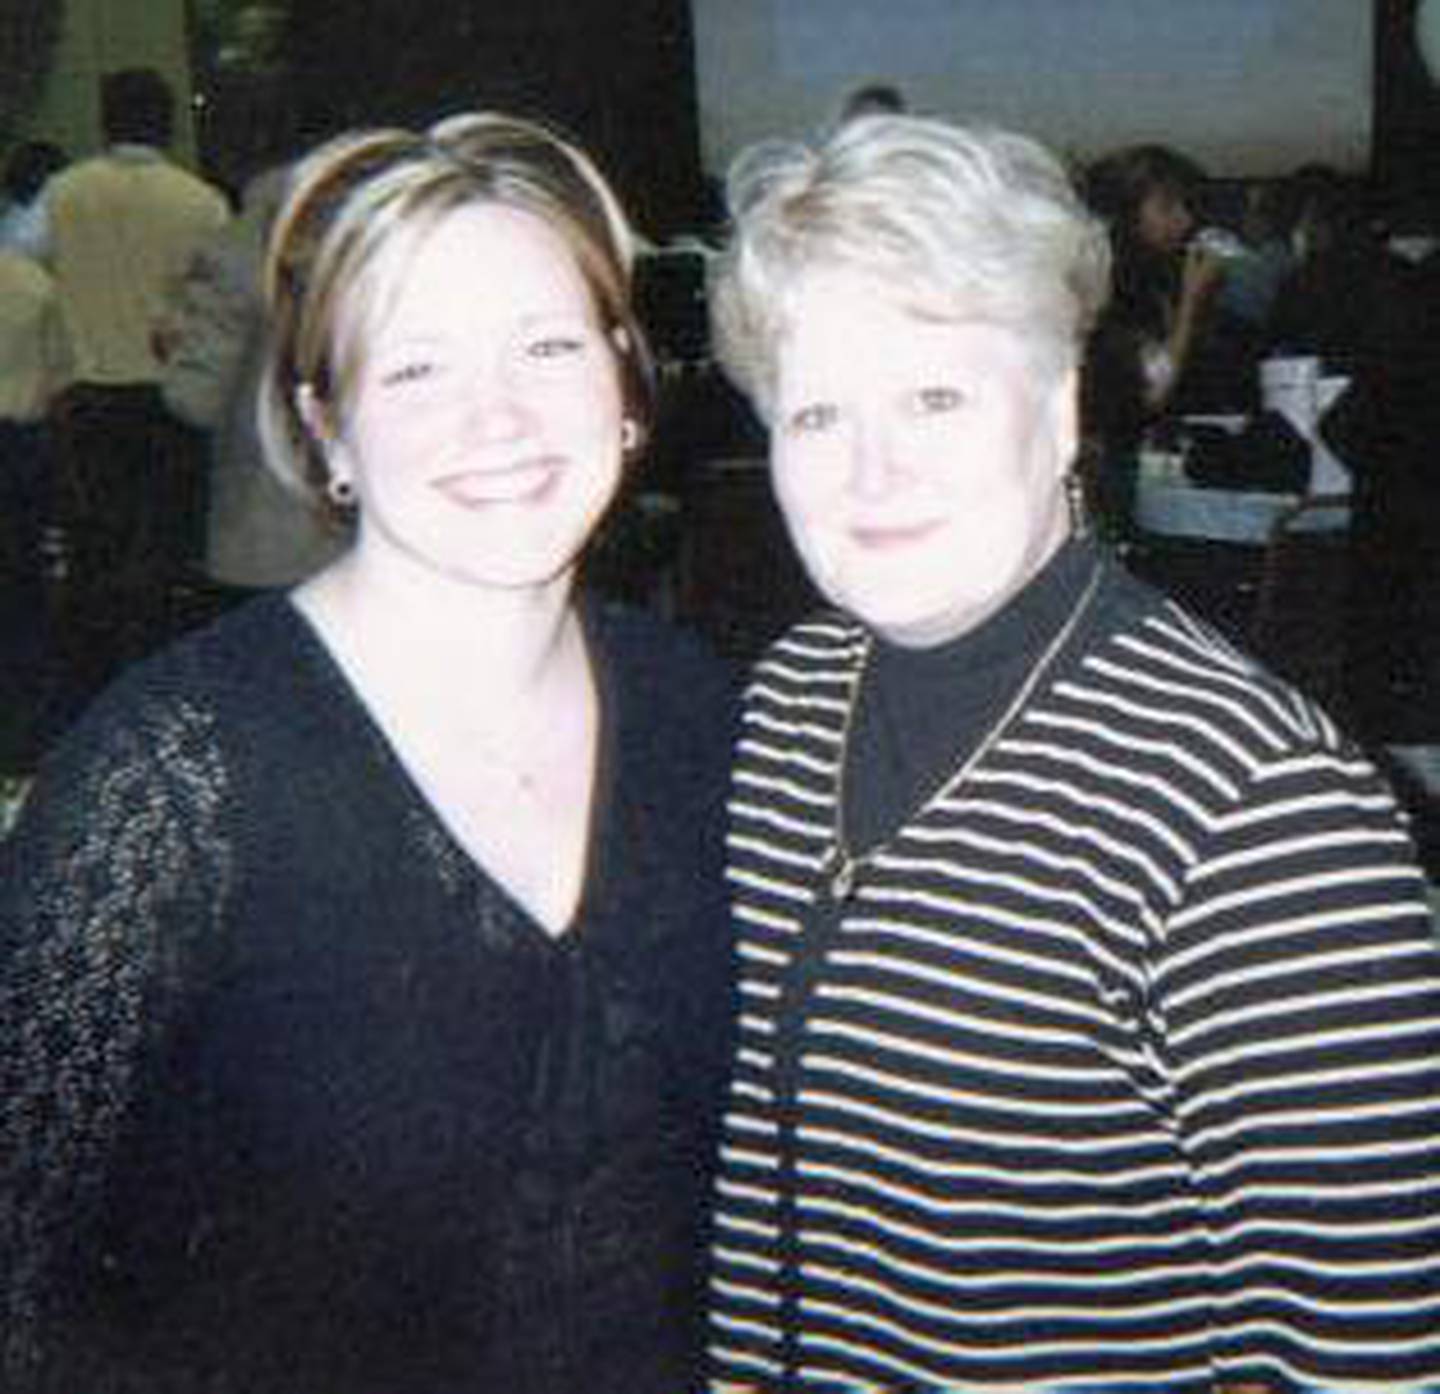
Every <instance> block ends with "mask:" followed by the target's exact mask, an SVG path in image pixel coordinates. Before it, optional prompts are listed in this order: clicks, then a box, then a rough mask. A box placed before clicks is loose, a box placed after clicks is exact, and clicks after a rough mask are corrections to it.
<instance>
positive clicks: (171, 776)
mask: <svg viewBox="0 0 1440 1394" xmlns="http://www.w3.org/2000/svg"><path fill="white" fill-rule="evenodd" d="M630 242H631V239H630V232H629V229H628V227H627V224H626V221H625V219H624V217H623V215H622V214H621V211H620V209H619V207H618V206H617V205H616V202H615V199H614V197H613V195H612V193H611V192H610V190H609V188H608V187H607V185H606V184H605V182H604V180H603V179H602V178H601V176H600V174H599V173H598V172H597V170H596V169H595V167H594V166H593V165H592V163H591V162H590V160H589V159H588V158H586V156H585V155H583V154H582V153H581V152H580V151H579V150H577V149H576V148H575V147H573V146H572V145H570V144H569V143H568V142H566V141H564V140H562V139H560V138H558V137H557V136H555V135H553V134H551V133H550V132H548V131H546V130H543V129H541V128H539V127H537V126H534V125H531V124H529V123H526V122H521V121H515V120H511V119H507V118H504V117H500V116H489V115H484V116H472V117H465V118H457V119H455V120H453V121H450V122H447V123H445V124H443V125H441V126H438V127H436V128H435V129H433V130H430V131H428V132H415V133H411V132H407V131H391V130H385V131H371V132H362V133H358V134H355V135H350V136H345V137H341V138H339V139H337V140H336V141H334V142H333V143H331V144H329V145H327V146H325V147H323V148H322V149H320V150H319V151H318V152H316V153H314V154H312V155H311V156H310V157H309V158H308V159H307V160H305V161H304V162H303V163H302V164H301V165H300V167H299V169H298V172H297V173H296V175H295V178H294V181H293V183H292V187H291V191H290V194H289V197H288V199H287V201H286V203H285V205H284V207H283V208H282V209H281V212H280V214H279V219H278V222H277V225H276V230H275V233H274V237H273V240H272V244H271V249H270V255H269V263H268V271H267V280H268V289H269V301H270V311H271V317H272V321H273V326H272V327H273V334H274V348H273V353H272V356H271V363H270V369H269V376H268V380H267V382H268V391H267V395H266V401H265V419H264V424H265V426H266V430H267V435H268V438H269V444H270V448H271V451H272V456H273V459H274V462H275V463H276V464H277V465H278V466H281V467H283V468H284V469H285V471H286V473H287V475H288V477H289V478H290V479H291V480H292V482H294V483H296V484H297V486H300V487H304V488H307V489H308V490H309V491H310V492H311V494H312V496H314V497H316V498H318V499H321V500H324V501H326V502H327V503H328V504H329V505H330V506H331V507H332V508H333V509H334V510H335V511H337V512H339V513H342V514H344V515H346V516H347V517H349V518H350V519H351V520H352V521H353V530H354V541H353V544H352V545H351V546H350V547H349V548H348V549H347V550H346V551H345V553H344V554H343V556H342V557H341V558H340V559H339V560H338V561H337V562H336V563H334V564H333V565H332V566H330V567H329V568H327V569H326V570H324V571H322V572H320V573H319V574H318V575H316V576H315V577H314V578H312V579H310V580H308V581H307V582H306V583H305V584H304V585H302V586H301V587H300V588H299V589H298V590H297V591H295V592H294V593H292V594H288V595H285V594H276V595H274V596H272V597H269V598H266V599H261V600H257V601H253V602H250V603H248V604H247V605H246V606H244V607H242V608H240V609H238V610H235V611H233V612H231V613H230V614H228V615H227V616H226V617H225V618H224V619H222V620H221V621H220V622H218V623H217V624H216V625H215V626H214V627H213V628H211V629H209V630H206V631H204V632H202V633H200V634H198V635H196V636H194V637H191V638H189V639H187V640H184V641H182V643H181V644H180V645H179V646H178V647H176V648H175V649H173V650H172V651H170V652H168V653H166V654H164V655H162V656H160V657H158V658H156V659H155V660H154V661H152V662H149V663H147V664H146V665H144V666H142V667H140V668H138V669H136V670H134V671H133V673H131V674H130V675H127V677H126V678H125V679H123V680H122V681H121V683H120V684H119V685H118V686H116V687H115V688H113V689H112V690H111V691H110V692H109V693H108V694H107V695H106V696H105V697H104V698H102V699H101V701H100V703H99V704H98V705H97V706H96V707H95V708H94V709H93V710H92V711H91V712H90V713H89V714H88V716H87V717H86V718H85V719H84V720H83V721H82V722H81V724H80V725H79V726H78V727H77V728H76V730H75V731H74V732H73V734H72V735H71V736H69V737H68V738H67V739H66V741H65V742H64V743H63V745H62V746H61V748H60V749H59V750H57V751H56V752H55V755H54V757H53V759H52V760H51V761H50V762H49V763H48V765H47V766H46V768H45V769H43V770H42V772H41V776H40V779H39V781H38V784H37V786H36V789H35V793H34V795H33V797H32V801H31V803H30V804H29V805H28V807H27V809H26V815H25V818H24V820H23V822H22V824H21V827H20V829H19V831H18V833H17V834H16V835H15V838H14V841H13V842H12V843H10V844H7V848H6V854H5V860H4V863H3V867H0V873H3V874H0V942H3V944H4V946H5V958H4V960H3V971H0V1299H3V1304H4V1305H3V1312H4V1336H5V1355H6V1361H7V1363H6V1366H5V1371H4V1378H3V1380H0V1383H3V1385H4V1388H5V1389H6V1390H7V1391H28V1390H31V1389H37V1390H38V1389H44V1390H62V1389H63V1390H68V1391H80V1390H85V1391H94V1392H95V1394H108V1391H127V1394H128V1391H143V1394H159V1391H165V1394H192V1392H193V1394H199V1391H206V1394H213V1392H214V1391H218V1390H221V1389H225V1390H237V1391H246V1394H262V1391H263V1394H287V1392H289V1391H293V1392H294V1394H302V1392H303V1394H407V1392H409V1391H413V1394H447V1391H466V1394H469V1391H478V1390H504V1391H507V1392H514V1391H520V1392H523V1391H546V1392H547V1394H570V1392H571V1391H575V1390H580V1389H584V1390H587V1391H599V1390H612V1391H624V1394H634V1391H637V1390H647V1391H653V1394H675V1391H677V1390H680V1389H684V1388H686V1387H687V1386H689V1385H692V1384H693V1381H694V1380H695V1379H696V1378H697V1373H696V1366H695V1363H694V1362H695V1359H696V1357H697V1356H698V1348H699V1342H698V1336H699V1316H700V1310H701V1306H700V1301H699V1298H700V1295H701V1292H702V1288H703V1284H702V1281H701V1278H702V1273H703V1264H702V1258H703V1253H704V1245H703V1241H702V1239H701V1226H702V1222H703V1217H704V1213H705V1200H706V1198H707V1196H708V1181H707V1163H708V1160H709V1158H710V1157H711V1156H713V1148H714V1139H713V1123H714V1120H715V1116H716V1115H718V1111H719V1102H720V1093H721V1089H720V1086H721V1083H722V1081H723V1068H724V1054H725V1052H724V1039H725V1033H726V1031H727V1030H728V1019H729V1010H728V999H727V992H726V986H725V984H726V973H727V965H728V961H729V950H728V944H727V941H726V935H725V927H726V923H727V922H726V918H725V915H724V913H723V896H722V895H721V894H720V893H719V888H720V886H721V885H722V881H721V871H720V864H719V863H720V828H721V817H720V814H721V811H722V801H723V791H724V787H725V774H726V761H727V756H728V749H729V739H728V732H727V725H728V717H727V712H728V707H729V702H728V698H727V695H726V684H725V682H724V679H723V677H722V675H721V674H720V673H719V672H718V671H717V665H716V664H715V663H714V662H713V661H711V660H708V659H706V658H705V657H704V656H703V655H702V654H700V653H699V652H698V651H697V650H696V649H695V648H694V647H693V646H692V645H690V644H689V643H687V642H681V640H680V639H679V637H678V636H676V635H674V634H672V633H670V632H669V631H668V630H666V629H664V628H663V627H661V626H659V625H658V624H656V623H654V622H652V621H651V620H649V619H648V618H647V617H645V616H642V615H640V614H636V613H629V612H618V611H615V610H613V609H611V608H609V607H606V606H602V605H600V604H598V603H594V602H590V601H587V600H585V599H584V598H583V596H582V595H581V594H580V592H579V591H578V589H577V586H576V571H577V566H578V563H579V559H580V557H581V555H582V552H583V549H584V547H585V544H586V541H587V539H588V538H589V537H590V536H591V534H592V532H593V530H594V528H595V526H596V524H597V522H598V520H599V519H600V517H601V515H602V514H603V512H604V511H605V509H606V508H607V506H608V505H609V502H610V500H611V498H612V497H613V495H614V493H615V490H616V487H617V485H618V483H619V481H620V478H621V474H622V471H623V470H624V468H625V467H626V461H627V459H628V458H630V457H633V456H634V454H635V453H636V451H637V450H638V448H639V446H640V443H641V441H642V439H643V437H644V434H645V426H646V420H647V411H648V372H647V358H646V353H645V347H644V342H643V340H642V337H641V334H640V330H639V327H638V325H637V324H636V321H635V317H634V314H633V312H632V310H631V307H630V301H629V298H628V290H629V274H630Z"/></svg>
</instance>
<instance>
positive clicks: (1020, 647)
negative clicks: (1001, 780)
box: [843, 540, 1100, 853]
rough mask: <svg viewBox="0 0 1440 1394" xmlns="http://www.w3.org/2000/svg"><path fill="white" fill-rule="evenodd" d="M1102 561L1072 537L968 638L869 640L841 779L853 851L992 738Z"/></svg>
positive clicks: (885, 830)
mask: <svg viewBox="0 0 1440 1394" xmlns="http://www.w3.org/2000/svg"><path fill="white" fill-rule="evenodd" d="M1099 564H1100V562H1099V557H1098V554H1097V553H1096V551H1095V549H1094V548H1093V547H1092V546H1090V545H1089V544H1087V543H1085V542H1082V541H1078V540H1071V541H1070V542H1067V543H1066V544H1064V545H1063V546H1062V547H1061V548H1060V549H1059V551H1057V552H1056V553H1055V555H1054V556H1052V557H1051V558H1050V559H1049V560H1048V561H1047V562H1046V563H1045V565H1044V566H1043V567H1042V568H1041V569H1040V571H1039V572H1038V573H1037V574H1036V576H1035V577H1034V578H1033V579H1032V580H1031V581H1030V583H1029V584H1028V585H1027V586H1026V587H1025V588H1024V589H1023V590H1021V591H1020V592H1019V593H1018V594H1017V595H1016V596H1014V597H1013V598H1012V599H1011V600H1010V601H1009V602H1008V603H1007V604H1006V605H1005V606H1004V607H1002V608H1001V609H1000V610H999V611H998V612H997V613H995V614H994V615H992V616H990V618H989V619H987V620H986V621H985V622H984V623H983V624H981V625H980V626H979V627H978V628H976V629H974V630H972V631H970V632H969V633H967V634H962V635H960V636H959V637H958V638H956V639H952V640H950V641H949V642H948V643H945V644H939V645H936V646H934V647H932V648H918V649H917V648H905V647H902V646H901V645H898V644H893V643H887V642H886V641H885V640H883V639H880V638H878V637H877V638H876V639H875V640H874V641H873V648H872V650H871V654H870V660H869V663H868V665H867V667H866V671H865V675H864V677H863V678H862V680H861V688H860V696H859V705H858V707H857V710H856V712H855V718H854V722H853V727H852V730H851V734H850V749H849V752H848V761H847V767H846V773H845V808H844V814H843V816H844V819H845V837H846V842H847V844H848V846H849V847H850V849H851V851H852V852H855V853H860V852H863V851H865V849H867V848H869V847H871V846H873V845H874V844H875V843H877V842H882V841H884V840H885V839H886V838H887V837H889V836H890V834H891V833H893V832H894V831H895V830H896V829H897V828H898V827H899V826H900V825H901V824H902V823H903V822H905V821H906V819H907V818H908V817H909V816H910V814H911V813H912V812H914V811H915V809H916V808H918V807H919V806H920V805H921V804H923V803H924V802H925V801H926V800H927V799H928V798H929V797H930V796H931V795H932V794H934V793H935V792H936V790H937V789H938V788H939V787H940V786H941V785H942V784H943V783H944V782H945V781H946V780H947V779H949V777H950V776H951V775H952V774H953V773H954V772H955V771H956V770H957V769H958V768H959V767H960V765H961V764H962V763H963V762H964V761H965V760H966V759H967V758H968V757H969V755H970V754H971V753H972V752H973V751H974V750H975V748H976V746H977V745H978V744H979V743H980V741H981V740H983V739H985V737H986V736H988V735H989V733H990V731H991V728H992V727H993V726H994V724H995V722H996V721H998V720H999V719H1000V717H1001V715H1002V713H1003V712H1004V710H1005V707H1006V705H1007V703H1009V702H1010V700H1011V699H1012V697H1013V696H1014V695H1015V693H1016V692H1017V691H1018V690H1019V688H1020V686H1021V684H1023V683H1024V682H1025V680H1026V678H1027V676H1028V675H1029V673H1030V670H1031V668H1032V667H1033V666H1034V665H1035V663H1036V662H1037V661H1038V660H1039V659H1040V657H1041V655H1042V654H1043V653H1044V651H1045V647H1046V645H1047V644H1049V643H1050V641H1051V640H1052V639H1053V638H1054V637H1055V635H1056V634H1058V633H1059V631H1060V629H1061V627H1062V626H1063V625H1064V624H1065V622H1066V620H1067V619H1068V618H1069V617H1070V614H1071V612H1072V611H1073V610H1074V608H1075V606H1076V605H1077V604H1078V603H1079V601H1080V598H1081V596H1082V595H1083V594H1084V590H1085V587H1086V584H1087V583H1088V582H1089V580H1090V577H1091V575H1092V574H1093V572H1094V569H1095V567H1096V566H1098V565H1099Z"/></svg>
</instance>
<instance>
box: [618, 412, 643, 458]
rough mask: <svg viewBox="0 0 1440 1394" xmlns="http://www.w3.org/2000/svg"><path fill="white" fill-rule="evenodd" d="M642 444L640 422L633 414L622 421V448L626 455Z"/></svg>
mask: <svg viewBox="0 0 1440 1394" xmlns="http://www.w3.org/2000/svg"><path fill="white" fill-rule="evenodd" d="M639 444H640V423H639V422H637V421H636V420H635V418H634V417H633V416H627V417H625V418H624V419H623V420H622V421H621V422H620V449H621V450H622V451H624V453H625V454H626V455H629V454H632V453H633V452H634V451H635V450H636V448H637V447H638V446H639Z"/></svg>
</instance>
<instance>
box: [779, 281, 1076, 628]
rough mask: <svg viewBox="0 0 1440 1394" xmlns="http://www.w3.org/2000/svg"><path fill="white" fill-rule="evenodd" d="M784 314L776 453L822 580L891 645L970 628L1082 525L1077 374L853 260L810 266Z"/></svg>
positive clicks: (806, 550)
mask: <svg viewBox="0 0 1440 1394" xmlns="http://www.w3.org/2000/svg"><path fill="white" fill-rule="evenodd" d="M786 311H787V313H786V317H785V327H784V328H782V331H781V335H780V339H779V343H778V380H777V391H776V400H775V407H774V414H773V421H772V436H771V454H772V461H773V470H774V482H775V490H776V494H777V497H778V498H779V501H780V506H781V509H782V511H783V512H784V514H785V518H786V522H787V524H788V525H789V528H790V533H791V536H792V537H793V539H794V541H795V544H796V548H797V550H798V551H799V553H800V555H801V557H802V559H803V560H804V562H805V564H806V566H807V568H808V569H809V571H810V574H811V577H812V578H813V579H814V581H815V583H816V585H817V586H818V587H819V588H820V590H821V591H822V592H823V593H824V594H825V595H826V596H827V597H828V598H829V599H830V600H831V601H832V602H833V603H835V604H836V605H838V606H840V608H842V609H844V610H847V611H849V612H850V613H852V614H854V615H855V616H856V617H857V618H859V619H860V620H861V621H863V622H864V623H866V624H867V625H869V626H870V627H871V628H873V629H875V630H876V631H877V632H878V633H879V634H880V635H882V636H883V637H884V638H886V639H888V640H890V641H891V642H893V643H897V644H903V645H906V646H907V647H928V646H931V645H935V644H941V643H944V642H946V641H947V640H949V639H952V638H955V637H957V636H959V635H961V634H963V633H966V632H967V631H968V630H970V629H972V628H974V627H975V626H976V625H978V624H980V623H981V622H983V621H984V620H985V619H987V618H988V617H989V616H990V615H992V614H993V613H995V611H997V610H998V609H999V608H1000V607H1001V606H1002V605H1004V604H1005V602H1006V601H1007V600H1009V599H1010V597H1011V596H1013V595H1014V594H1015V593H1016V592H1017V591H1019V590H1020V589H1021V588H1022V587H1023V586H1024V585H1025V583H1026V582H1027V581H1029V580H1030V578H1031V577H1033V576H1034V575H1035V573H1036V572H1037V571H1038V570H1039V569H1040V567H1041V566H1042V565H1044V563H1045V561H1046V560H1048V558H1049V557H1050V556H1051V555H1052V554H1053V553H1054V552H1055V550H1056V549H1057V548H1058V547H1059V546H1060V544H1061V543H1062V542H1063V541H1064V539H1065V537H1066V536H1067V535H1068V532H1069V528H1070V520H1069V512H1068V509H1067V506H1066V502H1065V492H1064V476H1065V473H1066V471H1067V470H1068V469H1069V467H1070V465H1071V462H1072V460H1073V458H1074V454H1075V446H1076V422H1075V407H1074V395H1075V394H1074V378H1073V374H1072V373H1064V374H1061V375H1060V376H1058V377H1057V375H1056V373H1055V372H1054V371H1053V370H1047V369H1045V368H1044V367H1042V366H1041V364H1040V362H1039V360H1038V359H1037V357H1036V351H1035V350H1034V349H1033V348H1032V347H1030V346H1028V345H1027V344H1026V342H1025V341H1024V340H1023V339H1021V338H1020V337H1019V335H1018V334H1017V333H1016V332H1014V331H1013V330H1010V329H1007V328H1003V327H1001V326H999V325H995V324H989V323H982V322H979V321H973V320H958V321H957V320H945V321H941V320H935V319H927V318H922V317H920V316H919V315H917V314H915V313H914V312H913V311H911V310H910V309H908V308H907V307H906V306H905V305H904V304H903V303H902V302H901V301H899V300H898V299H897V298H896V297H895V295H894V294H893V293H891V292H888V291H887V290H886V289H885V288H884V287H883V286H882V285H881V284H879V283H878V282H877V281H875V280H874V279H873V278H871V277H867V276H865V275H863V274H861V273H859V272H855V271H850V270H846V269H843V268H836V269H823V270H816V271H811V272H809V273H807V274H805V275H804V276H803V277H802V279H801V280H800V282H799V283H798V285H797V287H796V289H795V291H794V293H793V295H792V296H791V297H790V299H789V300H788V301H787V306H786Z"/></svg>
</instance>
